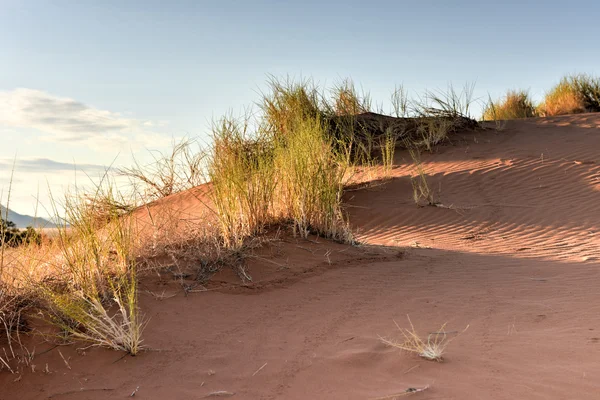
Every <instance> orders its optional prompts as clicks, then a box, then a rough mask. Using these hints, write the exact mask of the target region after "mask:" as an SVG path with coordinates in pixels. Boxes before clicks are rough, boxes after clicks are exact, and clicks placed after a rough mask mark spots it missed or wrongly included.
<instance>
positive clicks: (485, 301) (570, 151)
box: [0, 114, 600, 400]
mask: <svg viewBox="0 0 600 400" xmlns="http://www.w3.org/2000/svg"><path fill="white" fill-rule="evenodd" d="M599 128H600V115H590V114H587V115H579V116H568V117H555V118H551V119H532V120H527V121H513V122H510V123H509V125H508V127H507V129H506V130H505V131H502V132H495V131H487V132H483V133H476V134H468V135H464V137H463V139H462V140H459V139H458V138H454V139H453V142H454V144H453V145H448V146H445V147H443V148H441V149H440V151H439V153H437V154H433V155H424V157H423V161H424V165H425V168H426V170H427V172H428V174H430V180H431V183H432V186H433V187H434V188H436V191H437V189H438V188H440V187H441V191H440V194H439V201H441V203H442V205H443V206H445V207H447V208H444V207H424V208H417V207H416V206H415V205H414V203H412V200H411V196H412V190H411V185H410V180H409V178H408V177H407V173H408V171H410V163H409V157H408V156H407V154H406V153H404V152H400V153H398V154H397V157H396V164H397V168H396V169H394V179H393V180H391V181H389V182H387V183H385V184H382V185H379V186H376V187H373V188H371V189H365V190H360V191H353V192H349V193H348V194H347V200H348V202H349V204H350V205H351V206H353V207H350V208H349V211H350V214H351V222H352V224H353V225H354V226H355V228H356V230H357V231H358V232H359V236H360V239H361V240H362V241H363V242H364V243H368V244H370V245H373V246H367V247H362V248H351V247H349V246H343V245H338V244H332V243H330V242H327V241H324V240H319V242H320V243H314V242H313V241H305V240H295V239H289V238H288V239H285V240H283V241H280V242H275V243H273V244H271V245H269V246H268V248H267V249H265V250H263V251H262V252H261V254H262V255H261V258H255V259H253V260H252V262H251V263H250V268H249V273H250V274H251V275H252V276H253V278H254V283H253V284H251V285H248V286H240V283H239V281H238V280H236V279H233V274H232V273H231V271H229V270H226V271H223V272H222V273H220V274H219V275H218V276H217V277H215V279H214V280H213V282H212V283H211V288H212V289H213V290H210V291H206V292H202V293H190V294H189V295H188V296H184V294H183V292H182V290H181V288H180V286H179V285H178V284H177V283H175V282H173V281H169V280H165V281H160V280H158V279H157V278H153V277H147V278H143V279H142V282H141V287H142V290H143V293H142V295H141V306H142V310H143V312H144V313H145V314H146V316H147V317H149V318H150V322H149V324H148V327H147V329H146V331H145V344H146V345H147V346H148V347H149V348H150V349H151V350H150V351H147V352H144V353H142V354H141V355H139V356H136V357H130V356H125V357H123V355H122V354H121V353H118V352H114V351H109V350H104V349H97V348H94V349H89V350H86V351H85V352H84V353H85V354H80V353H78V352H77V351H76V347H81V345H73V346H65V347H60V348H53V349H51V346H50V345H49V344H39V345H38V346H37V347H36V349H35V351H36V354H37V355H36V357H35V360H34V364H36V372H35V373H31V372H26V373H24V374H23V375H22V376H21V377H20V379H19V380H18V381H17V382H14V380H15V379H16V378H18V377H17V376H16V375H11V374H10V373H8V372H3V373H2V374H0V385H1V387H2V391H1V392H0V399H7V400H8V399H44V398H52V399H64V400H66V399H113V398H127V397H128V396H130V395H131V394H132V393H133V392H134V391H136V389H137V392H135V398H140V399H202V398H205V397H207V396H209V397H207V398H221V397H220V396H216V395H217V394H220V395H223V396H230V398H232V399H363V400H366V399H372V398H377V397H381V396H387V395H391V394H393V393H399V392H402V391H404V390H406V389H407V388H421V387H425V386H427V385H429V389H428V390H426V391H424V392H420V393H414V394H411V395H410V396H411V397H413V398H415V399H423V400H425V399H457V400H468V399H511V400H513V399H597V398H600V291H599V290H598V288H599V283H600V262H599V259H598V257H599V256H600V253H599V245H600V233H599V232H598V230H599V221H600V220H599V219H598V216H599V215H600V214H599V211H600V131H599ZM381 246H396V248H390V247H381ZM400 250H404V252H403V253H401V252H400ZM146 290H149V291H152V292H154V293H162V292H163V291H164V292H165V294H176V296H175V297H172V298H168V299H165V300H157V299H156V298H155V297H154V296H152V295H151V294H149V293H148V292H146ZM407 314H408V315H410V318H411V319H412V321H413V323H414V324H415V327H416V329H417V330H418V331H419V332H421V333H424V334H427V333H428V332H432V331H435V330H436V329H438V328H439V327H440V326H441V325H442V324H443V323H445V322H447V323H448V325H447V329H448V330H462V329H464V328H465V326H467V325H469V329H468V330H467V331H466V332H464V333H462V334H461V335H460V336H458V337H457V338H456V339H455V340H454V341H453V342H452V343H451V344H450V345H449V346H448V349H447V354H446V357H445V358H446V359H445V362H443V363H437V362H430V361H426V360H423V359H420V358H418V357H416V356H414V355H411V354H407V353H400V352H399V351H397V350H395V349H392V348H389V347H386V346H385V345H383V344H381V343H380V342H379V340H378V335H382V336H393V335H395V334H396V333H397V331H396V328H395V325H394V322H393V320H394V319H395V320H396V321H397V322H398V323H399V324H400V326H404V327H406V326H407V324H408V322H407V321H406V315H407ZM46 349H51V350H50V351H48V352H46V353H44V354H42V352H43V351H44V350H46ZM58 350H60V351H61V353H62V355H63V356H64V357H65V358H66V359H67V360H68V364H69V366H70V367H71V369H68V368H67V365H66V364H65V362H63V360H62V359H61V357H60V354H59V353H58ZM46 365H47V368H48V370H49V371H50V373H49V374H48V373H45V372H44V370H45V369H46ZM211 393H212V394H213V396H210V395H211ZM232 393H233V395H231V394H232ZM407 397H408V396H407ZM402 398H404V397H402Z"/></svg>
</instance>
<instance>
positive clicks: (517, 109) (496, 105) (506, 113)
mask: <svg viewBox="0 0 600 400" xmlns="http://www.w3.org/2000/svg"><path fill="white" fill-rule="evenodd" d="M536 116H537V111H536V108H535V106H534V104H533V101H532V100H531V97H530V96H529V93H528V92H526V91H524V90H509V91H508V92H507V93H506V95H505V96H504V97H503V98H502V99H499V100H497V101H492V100H491V99H490V101H489V102H488V104H487V105H486V107H485V108H484V110H483V120H484V121H506V120H511V119H517V118H531V117H536Z"/></svg>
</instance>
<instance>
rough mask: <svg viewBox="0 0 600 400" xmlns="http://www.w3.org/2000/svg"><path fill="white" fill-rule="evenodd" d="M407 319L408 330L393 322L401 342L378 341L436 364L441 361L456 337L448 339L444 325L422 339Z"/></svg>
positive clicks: (381, 338) (382, 339) (383, 339)
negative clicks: (399, 334)
mask: <svg viewBox="0 0 600 400" xmlns="http://www.w3.org/2000/svg"><path fill="white" fill-rule="evenodd" d="M407 318H408V322H409V323H410V329H406V328H401V327H400V326H399V325H398V323H397V322H396V321H394V324H396V327H397V328H398V330H399V331H400V333H401V334H402V339H401V341H396V340H390V339H386V338H383V337H381V336H380V337H379V339H380V340H381V342H382V343H384V344H386V345H388V346H392V347H395V348H397V349H400V350H403V351H408V352H411V353H416V354H418V355H419V356H420V357H423V358H424V359H426V360H430V361H438V362H440V361H443V359H444V358H443V356H444V352H445V351H446V347H447V346H448V344H449V343H450V342H451V341H452V340H454V339H455V338H456V336H455V337H454V338H448V333H447V332H446V330H445V328H446V324H444V325H442V327H441V328H440V329H438V330H437V331H436V332H433V333H430V334H429V335H427V338H426V339H424V338H423V337H421V336H420V335H419V334H418V333H417V331H416V330H415V327H414V325H413V323H412V321H411V320H410V317H408V316H407ZM468 328H469V327H468V326H467V327H466V328H465V329H464V330H463V332H464V331H466V330H467V329H468ZM461 333H462V332H461Z"/></svg>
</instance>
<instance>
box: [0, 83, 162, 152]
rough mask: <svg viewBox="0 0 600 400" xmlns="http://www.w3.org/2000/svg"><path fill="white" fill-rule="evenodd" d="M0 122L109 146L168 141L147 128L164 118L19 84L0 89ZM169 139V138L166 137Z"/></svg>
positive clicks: (62, 138) (67, 139) (53, 136)
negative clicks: (126, 113)
mask: <svg viewBox="0 0 600 400" xmlns="http://www.w3.org/2000/svg"><path fill="white" fill-rule="evenodd" d="M0 125H3V126H6V127H13V128H34V129H37V130H39V131H42V132H44V133H45V134H46V136H44V137H42V138H43V139H44V140H48V141H54V142H67V143H70V144H89V145H95V146H100V147H106V148H108V149H111V148H112V149H113V150H114V149H115V147H123V146H125V145H127V146H128V147H132V148H134V147H138V148H139V147H143V146H144V145H147V144H156V140H159V142H160V144H164V143H165V142H168V141H169V139H168V138H165V137H164V135H160V134H158V133H156V132H151V131H148V130H149V129H151V128H153V127H156V126H164V125H163V124H162V123H161V122H158V123H157V122H153V121H145V120H139V119H135V118H127V117H125V116H123V115H122V114H121V113H116V112H112V111H107V110H100V109H98V108H94V107H91V106H88V105H86V104H84V103H81V102H79V101H76V100H73V99H70V98H66V97H58V96H53V95H51V94H49V93H46V92H43V91H40V90H33V89H25V88H19V89H15V90H12V91H4V92H0ZM165 139H166V141H165Z"/></svg>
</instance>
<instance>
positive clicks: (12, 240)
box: [0, 218, 42, 247]
mask: <svg viewBox="0 0 600 400" xmlns="http://www.w3.org/2000/svg"><path fill="white" fill-rule="evenodd" d="M41 241H42V236H41V234H40V233H39V232H38V231H36V230H35V228H33V227H32V226H28V227H27V228H26V229H25V230H19V229H18V228H17V227H16V225H15V224H14V222H12V221H8V220H6V221H5V220H4V219H2V218H0V247H1V246H3V245H5V246H11V247H16V246H20V245H22V244H29V243H32V244H40V243H41Z"/></svg>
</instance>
